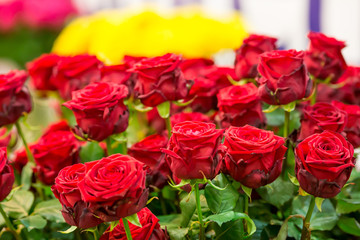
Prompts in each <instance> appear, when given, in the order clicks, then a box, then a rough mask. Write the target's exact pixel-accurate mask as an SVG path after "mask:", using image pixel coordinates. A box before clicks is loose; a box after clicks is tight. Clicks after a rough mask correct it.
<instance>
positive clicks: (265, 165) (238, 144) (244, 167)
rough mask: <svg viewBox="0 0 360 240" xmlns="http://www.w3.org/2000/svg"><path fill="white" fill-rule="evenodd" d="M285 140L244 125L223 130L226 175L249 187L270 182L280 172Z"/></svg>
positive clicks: (270, 132)
mask: <svg viewBox="0 0 360 240" xmlns="http://www.w3.org/2000/svg"><path fill="white" fill-rule="evenodd" d="M284 143H285V140H284V138H282V137H279V136H276V135H275V134H274V133H273V132H272V131H266V130H262V129H258V128H256V127H253V126H249V125H246V126H244V127H230V128H228V129H227V130H226V131H225V141H224V146H225V147H226V153H225V158H224V160H225V165H226V170H227V173H228V174H229V175H230V176H231V177H233V178H234V179H235V180H236V181H238V182H240V183H241V184H243V185H244V186H246V187H249V188H259V187H261V186H265V185H267V184H269V183H272V182H273V181H274V180H275V179H276V178H277V177H278V176H279V175H280V173H281V169H282V161H283V159H284V154H285V152H286V149H287V148H286V147H285V146H284Z"/></svg>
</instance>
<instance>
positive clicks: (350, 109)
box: [332, 101, 360, 148]
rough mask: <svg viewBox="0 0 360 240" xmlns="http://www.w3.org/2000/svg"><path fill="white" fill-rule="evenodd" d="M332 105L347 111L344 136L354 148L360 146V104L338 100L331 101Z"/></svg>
mask: <svg viewBox="0 0 360 240" xmlns="http://www.w3.org/2000/svg"><path fill="white" fill-rule="evenodd" d="M332 105H334V106H335V107H337V108H339V109H341V110H343V111H345V112H346V113H347V116H348V121H347V124H346V125H345V128H344V132H345V133H346V138H347V140H348V141H349V142H350V143H351V144H352V145H353V147H354V148H358V147H360V106H358V105H347V104H344V103H342V102H338V101H333V102H332Z"/></svg>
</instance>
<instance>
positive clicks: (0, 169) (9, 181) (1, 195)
mask: <svg viewBox="0 0 360 240" xmlns="http://www.w3.org/2000/svg"><path fill="white" fill-rule="evenodd" d="M14 181H15V176H14V170H13V169H12V167H11V166H10V165H9V164H8V159H7V156H6V148H0V186H1V188H0V202H1V201H2V200H4V199H5V198H6V197H7V195H9V193H10V192H11V189H12V186H13V184H14Z"/></svg>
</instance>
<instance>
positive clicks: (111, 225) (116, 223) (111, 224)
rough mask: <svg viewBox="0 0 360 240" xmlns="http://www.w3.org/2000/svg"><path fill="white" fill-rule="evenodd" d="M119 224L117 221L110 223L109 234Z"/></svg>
mask: <svg viewBox="0 0 360 240" xmlns="http://www.w3.org/2000/svg"><path fill="white" fill-rule="evenodd" d="M118 224H119V220H117V221H113V222H111V223H110V232H111V231H112V230H114V228H115V227H116V226H117V225H118Z"/></svg>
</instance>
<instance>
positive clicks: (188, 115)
mask: <svg viewBox="0 0 360 240" xmlns="http://www.w3.org/2000/svg"><path fill="white" fill-rule="evenodd" d="M170 121H171V126H174V125H175V124H178V123H181V122H185V121H196V122H207V123H211V122H212V121H211V119H210V118H209V117H208V116H206V115H205V114H202V113H199V112H181V113H176V114H174V115H173V116H171V117H170Z"/></svg>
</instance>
